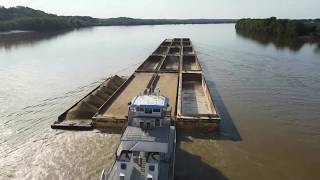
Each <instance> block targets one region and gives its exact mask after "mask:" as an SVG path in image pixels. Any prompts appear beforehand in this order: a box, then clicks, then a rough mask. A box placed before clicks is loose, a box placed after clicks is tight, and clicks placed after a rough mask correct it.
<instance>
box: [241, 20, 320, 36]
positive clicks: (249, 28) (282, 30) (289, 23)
mask: <svg viewBox="0 0 320 180" xmlns="http://www.w3.org/2000/svg"><path fill="white" fill-rule="evenodd" d="M236 30H237V31H239V32H244V33H252V34H263V35H270V36H279V37H281V36H286V37H298V36H320V20H319V19H315V20H289V19H277V18H276V17H271V18H268V19H240V20H239V21H238V22H237V23H236Z"/></svg>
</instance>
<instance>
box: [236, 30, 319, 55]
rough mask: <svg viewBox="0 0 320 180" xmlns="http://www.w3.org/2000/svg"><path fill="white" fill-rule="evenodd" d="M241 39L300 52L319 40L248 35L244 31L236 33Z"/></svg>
mask: <svg viewBox="0 0 320 180" xmlns="http://www.w3.org/2000/svg"><path fill="white" fill-rule="evenodd" d="M236 33H237V35H238V36H239V37H242V38H245V39H250V40H254V41H255V42H258V43H259V44H261V45H264V46H267V45H269V44H270V43H272V44H273V45H274V46H275V47H276V48H277V49H284V48H289V49H290V50H292V51H299V50H300V49H301V48H302V47H303V45H305V44H306V43H316V42H317V40H308V39H303V38H291V37H281V38H280V37H274V36H266V35H261V34H254V33H247V32H242V31H236Z"/></svg>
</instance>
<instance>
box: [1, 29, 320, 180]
mask: <svg viewBox="0 0 320 180" xmlns="http://www.w3.org/2000/svg"><path fill="white" fill-rule="evenodd" d="M173 37H190V38H191V40H192V42H193V45H194V46H195V50H196V51H197V52H198V57H199V60H200V62H201V65H202V68H203V70H204V72H205V76H206V78H207V81H208V86H209V88H210V90H211V91H212V92H213V94H214V99H215V101H216V104H217V107H218V110H219V111H220V113H221V115H222V117H223V121H222V125H221V133H220V134H209V135H205V134H201V133H191V132H179V133H178V139H179V143H178V144H179V146H178V149H177V158H176V179H246V180H247V179H290V180H295V179H310V180H313V179H314V180H316V179H319V173H318V172H319V167H320V153H319V152H320V130H319V129H320V121H319V119H320V111H319V109H320V71H319V68H320V54H319V52H320V51H319V46H317V45H310V44H305V45H303V46H301V47H300V48H299V49H294V50H292V49H288V48H286V47H279V46H274V45H273V44H270V43H269V44H266V43H259V42H258V41H255V40H251V39H248V38H244V37H242V36H239V35H237V34H236V32H235V30H234V25H232V24H231V25H230V24H229V25H172V26H167V25H164V26H135V27H96V28H88V29H81V30H77V31H71V32H63V33H56V34H52V33H51V34H47V35H46V34H37V33H33V34H29V33H28V34H24V35H15V36H12V37H5V38H4V37H0V82H1V85H0V179H98V178H99V176H100V172H101V170H102V169H103V168H104V167H109V166H110V165H111V163H112V161H113V155H114V152H115V150H116V148H117V144H118V139H119V137H120V135H119V134H117V133H116V132H100V131H98V130H95V131H89V132H75V131H60V130H52V129H50V124H51V123H52V122H53V121H55V120H56V118H57V116H58V115H59V114H60V113H62V112H63V111H64V110H65V109H67V108H68V107H70V106H71V105H72V104H73V103H75V102H77V101H78V100H79V99H80V98H81V97H83V96H84V95H85V94H86V93H88V92H90V91H91V90H92V89H94V88H95V87H96V86H98V85H99V84H100V83H101V82H102V81H103V79H104V78H106V77H108V76H110V75H112V74H120V75H121V74H123V75H128V74H130V73H131V72H132V71H133V70H134V69H135V68H136V67H138V65H139V63H140V62H142V60H144V59H145V58H147V57H148V56H149V54H150V53H152V52H153V51H154V50H155V49H156V47H157V46H158V45H159V43H160V42H161V41H162V40H163V39H164V38H173Z"/></svg>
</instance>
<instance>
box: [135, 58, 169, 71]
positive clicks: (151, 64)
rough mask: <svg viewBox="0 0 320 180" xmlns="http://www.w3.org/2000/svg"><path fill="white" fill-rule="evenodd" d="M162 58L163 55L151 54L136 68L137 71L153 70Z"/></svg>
mask: <svg viewBox="0 0 320 180" xmlns="http://www.w3.org/2000/svg"><path fill="white" fill-rule="evenodd" d="M163 59H164V57H163V56H158V55H151V56H149V57H148V58H147V59H146V60H145V62H144V63H143V64H142V65H141V66H140V67H139V68H138V69H137V71H155V70H157V69H158V66H159V65H160V64H161V62H162V60H163Z"/></svg>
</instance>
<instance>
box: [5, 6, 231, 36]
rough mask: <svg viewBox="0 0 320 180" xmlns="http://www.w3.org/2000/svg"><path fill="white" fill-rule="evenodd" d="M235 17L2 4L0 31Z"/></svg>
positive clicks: (206, 21) (203, 21) (196, 21)
mask: <svg viewBox="0 0 320 180" xmlns="http://www.w3.org/2000/svg"><path fill="white" fill-rule="evenodd" d="M236 21H237V20H235V19H135V18H128V17H118V18H108V19H97V18H92V17H88V16H57V15H54V14H48V13H45V12H43V11H40V10H34V9H31V8H28V7H22V6H18V7H12V8H5V7H1V6H0V31H10V30H32V31H56V30H65V29H73V28H80V27H86V26H114V25H117V26H130V25H161V24H213V23H235V22H236Z"/></svg>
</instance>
